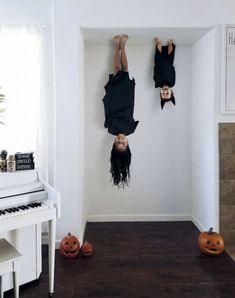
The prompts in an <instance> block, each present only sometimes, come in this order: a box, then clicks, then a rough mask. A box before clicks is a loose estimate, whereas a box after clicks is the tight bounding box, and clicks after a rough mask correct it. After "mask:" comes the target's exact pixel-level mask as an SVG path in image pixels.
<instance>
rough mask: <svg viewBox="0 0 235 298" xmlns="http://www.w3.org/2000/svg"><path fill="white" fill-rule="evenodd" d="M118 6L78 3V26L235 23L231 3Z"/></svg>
mask: <svg viewBox="0 0 235 298" xmlns="http://www.w3.org/2000/svg"><path fill="white" fill-rule="evenodd" d="M64 2H67V1H66V0H64ZM68 2H69V1H68ZM121 3H122V6H120V2H119V1H110V0H99V1H94V0H80V1H79V15H80V25H81V27H93V28H99V27H104V28H107V27H108V28H112V27H114V28H116V27H122V28H129V27H131V28H158V27H159V28H160V27H207V26H214V25H216V24H218V23H226V22H227V23H233V22H235V16H234V11H235V1H234V0H223V1H221V0H190V1H189V0H178V1H175V0H144V1H143V0H126V1H121Z"/></svg>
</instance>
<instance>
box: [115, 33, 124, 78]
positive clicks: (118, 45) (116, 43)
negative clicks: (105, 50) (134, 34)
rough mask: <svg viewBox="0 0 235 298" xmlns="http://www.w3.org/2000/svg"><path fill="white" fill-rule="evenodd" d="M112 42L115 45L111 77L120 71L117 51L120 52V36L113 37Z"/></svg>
mask: <svg viewBox="0 0 235 298" xmlns="http://www.w3.org/2000/svg"><path fill="white" fill-rule="evenodd" d="M113 40H114V43H115V50H114V59H113V75H114V76H115V74H116V73H117V72H118V71H119V70H121V61H120V55H119V51H120V46H121V41H122V38H121V36H120V35H116V36H114V38H113Z"/></svg>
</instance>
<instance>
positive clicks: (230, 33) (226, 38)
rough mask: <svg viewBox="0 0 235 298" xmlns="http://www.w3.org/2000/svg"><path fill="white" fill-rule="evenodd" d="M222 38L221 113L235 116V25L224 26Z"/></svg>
mask: <svg viewBox="0 0 235 298" xmlns="http://www.w3.org/2000/svg"><path fill="white" fill-rule="evenodd" d="M222 36H223V39H222V45H223V49H222V54H223V57H222V74H223V80H222V113H224V114H235V25H225V26H224V28H223V34H222Z"/></svg>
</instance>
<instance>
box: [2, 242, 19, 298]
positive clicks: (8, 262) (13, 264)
mask: <svg viewBox="0 0 235 298" xmlns="http://www.w3.org/2000/svg"><path fill="white" fill-rule="evenodd" d="M20 257H21V254H20V253H19V252H18V251H17V250H16V249H15V248H14V247H13V246H12V245H11V244H10V243H9V242H8V241H7V240H6V239H4V238H2V239H0V294H1V296H0V297H1V298H3V285H2V276H3V274H5V273H8V272H13V283H14V292H15V298H19V280H18V275H19V264H18V263H19V259H20Z"/></svg>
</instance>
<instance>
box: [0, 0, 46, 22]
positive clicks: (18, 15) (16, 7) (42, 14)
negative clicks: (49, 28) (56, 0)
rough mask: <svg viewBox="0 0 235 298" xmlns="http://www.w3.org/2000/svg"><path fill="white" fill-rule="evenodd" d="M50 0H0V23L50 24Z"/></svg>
mask: <svg viewBox="0 0 235 298" xmlns="http://www.w3.org/2000/svg"><path fill="white" fill-rule="evenodd" d="M51 14H52V9H51V0H33V1H32V0H1V1H0V24H1V25H14V24H17V25H18V24H25V25H26V24H35V25H36V24H39V25H48V24H51V21H52V19H51V17H52V16H51Z"/></svg>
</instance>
